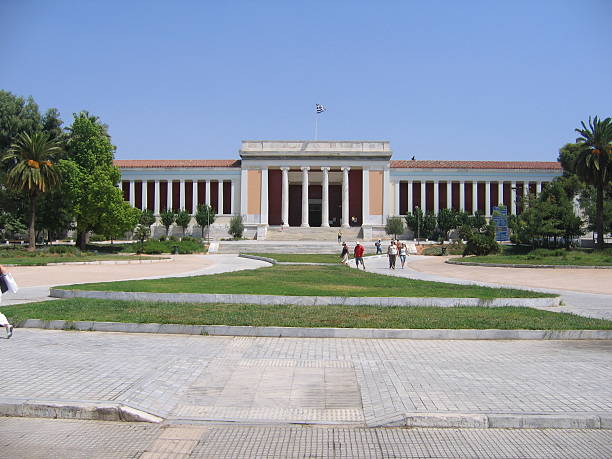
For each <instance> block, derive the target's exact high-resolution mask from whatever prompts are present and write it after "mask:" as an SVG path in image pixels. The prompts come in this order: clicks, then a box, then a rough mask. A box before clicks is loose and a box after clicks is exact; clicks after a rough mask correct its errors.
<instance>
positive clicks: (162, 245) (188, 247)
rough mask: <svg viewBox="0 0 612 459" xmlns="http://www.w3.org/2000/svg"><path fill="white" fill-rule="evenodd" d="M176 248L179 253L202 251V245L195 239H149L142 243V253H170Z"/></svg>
mask: <svg viewBox="0 0 612 459" xmlns="http://www.w3.org/2000/svg"><path fill="white" fill-rule="evenodd" d="M175 247H177V248H178V253H180V254H183V255H184V254H190V253H197V252H203V251H204V245H203V244H202V243H201V242H199V241H196V240H188V241H185V240H183V241H155V240H149V241H146V242H145V243H144V244H143V245H142V249H141V250H142V253H146V254H150V255H157V254H160V253H172V252H173V251H174V248H175ZM132 250H133V249H132Z"/></svg>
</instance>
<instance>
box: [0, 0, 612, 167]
mask: <svg viewBox="0 0 612 459" xmlns="http://www.w3.org/2000/svg"><path fill="white" fill-rule="evenodd" d="M610 24H612V1H611V0H582V1H580V0H574V1H566V0H535V1H534V0H531V1H521V0H512V1H507V0H506V1H501V0H499V1H491V0H484V1H471V0H462V1H455V0H448V1H435V0H432V1H408V0H405V1H383V0H381V1H375V0H371V1H329V0H323V1H318V0H308V1H268V0H258V1H248V2H246V1H245V2H242V1H236V0H232V1H216V2H212V1H193V2H189V1H178V2H172V1H163V2H162V1H142V2H138V1H111V0H104V1H81V0H78V1H77V0H74V1H70V2H68V1H59V0H54V1H31V0H2V1H1V2H0V56H2V58H1V60H0V62H1V63H2V64H1V70H0V89H5V90H8V91H11V92H13V93H15V94H18V95H23V96H27V95H32V96H33V97H34V98H35V99H36V101H37V102H38V103H39V104H40V106H41V109H43V110H45V109H47V108H49V107H57V108H58V109H59V110H60V112H61V114H62V118H63V119H64V121H65V122H66V123H68V124H69V123H70V122H71V119H72V113H73V112H76V111H80V110H83V109H85V110H88V111H89V112H90V113H93V114H95V115H97V116H99V117H100V118H101V119H102V121H103V122H105V123H107V124H108V125H109V127H110V134H111V135H112V138H113V143H114V144H115V145H117V155H116V157H117V158H119V159H172V158H177V159H198V158H211V159H234V158H238V149H239V147H240V141H241V140H243V139H287V140H289V139H291V140H293V139H300V140H309V139H312V138H313V137H314V117H315V115H314V105H315V103H320V104H323V105H325V106H326V107H327V111H326V112H325V113H323V114H322V115H320V116H319V139H336V140H340V139H342V140H346V139H350V140H364V139H371V140H389V141H390V142H391V147H392V149H393V151H394V155H393V158H394V159H409V158H410V157H411V156H412V155H416V157H417V159H456V160H459V159H462V160H479V159H480V160H543V161H554V160H556V157H557V150H558V148H559V147H560V146H562V145H563V144H564V143H566V142H569V141H574V140H575V138H576V134H575V133H574V128H576V127H578V125H579V122H580V121H581V120H585V119H588V116H589V115H599V116H602V117H606V116H611V115H612V84H611V83H612V47H611V45H612V27H610Z"/></svg>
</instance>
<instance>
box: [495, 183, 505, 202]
mask: <svg viewBox="0 0 612 459" xmlns="http://www.w3.org/2000/svg"><path fill="white" fill-rule="evenodd" d="M503 205H504V182H497V207H499V206H503Z"/></svg>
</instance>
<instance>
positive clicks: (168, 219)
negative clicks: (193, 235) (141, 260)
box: [159, 209, 176, 236]
mask: <svg viewBox="0 0 612 459" xmlns="http://www.w3.org/2000/svg"><path fill="white" fill-rule="evenodd" d="M159 219H160V220H161V223H162V225H164V227H165V228H166V236H168V233H169V232H170V227H171V226H172V225H173V224H174V222H175V221H176V214H175V213H174V212H173V211H172V210H170V209H166V210H163V211H162V212H160V214H159Z"/></svg>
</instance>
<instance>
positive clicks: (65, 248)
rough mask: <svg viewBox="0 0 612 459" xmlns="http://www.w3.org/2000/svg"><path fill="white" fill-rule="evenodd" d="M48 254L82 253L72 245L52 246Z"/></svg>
mask: <svg viewBox="0 0 612 459" xmlns="http://www.w3.org/2000/svg"><path fill="white" fill-rule="evenodd" d="M47 252H48V253H54V254H62V255H63V254H69V255H80V254H81V251H80V250H79V249H77V248H76V247H74V246H72V245H52V246H51V247H49V248H48V249H47Z"/></svg>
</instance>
